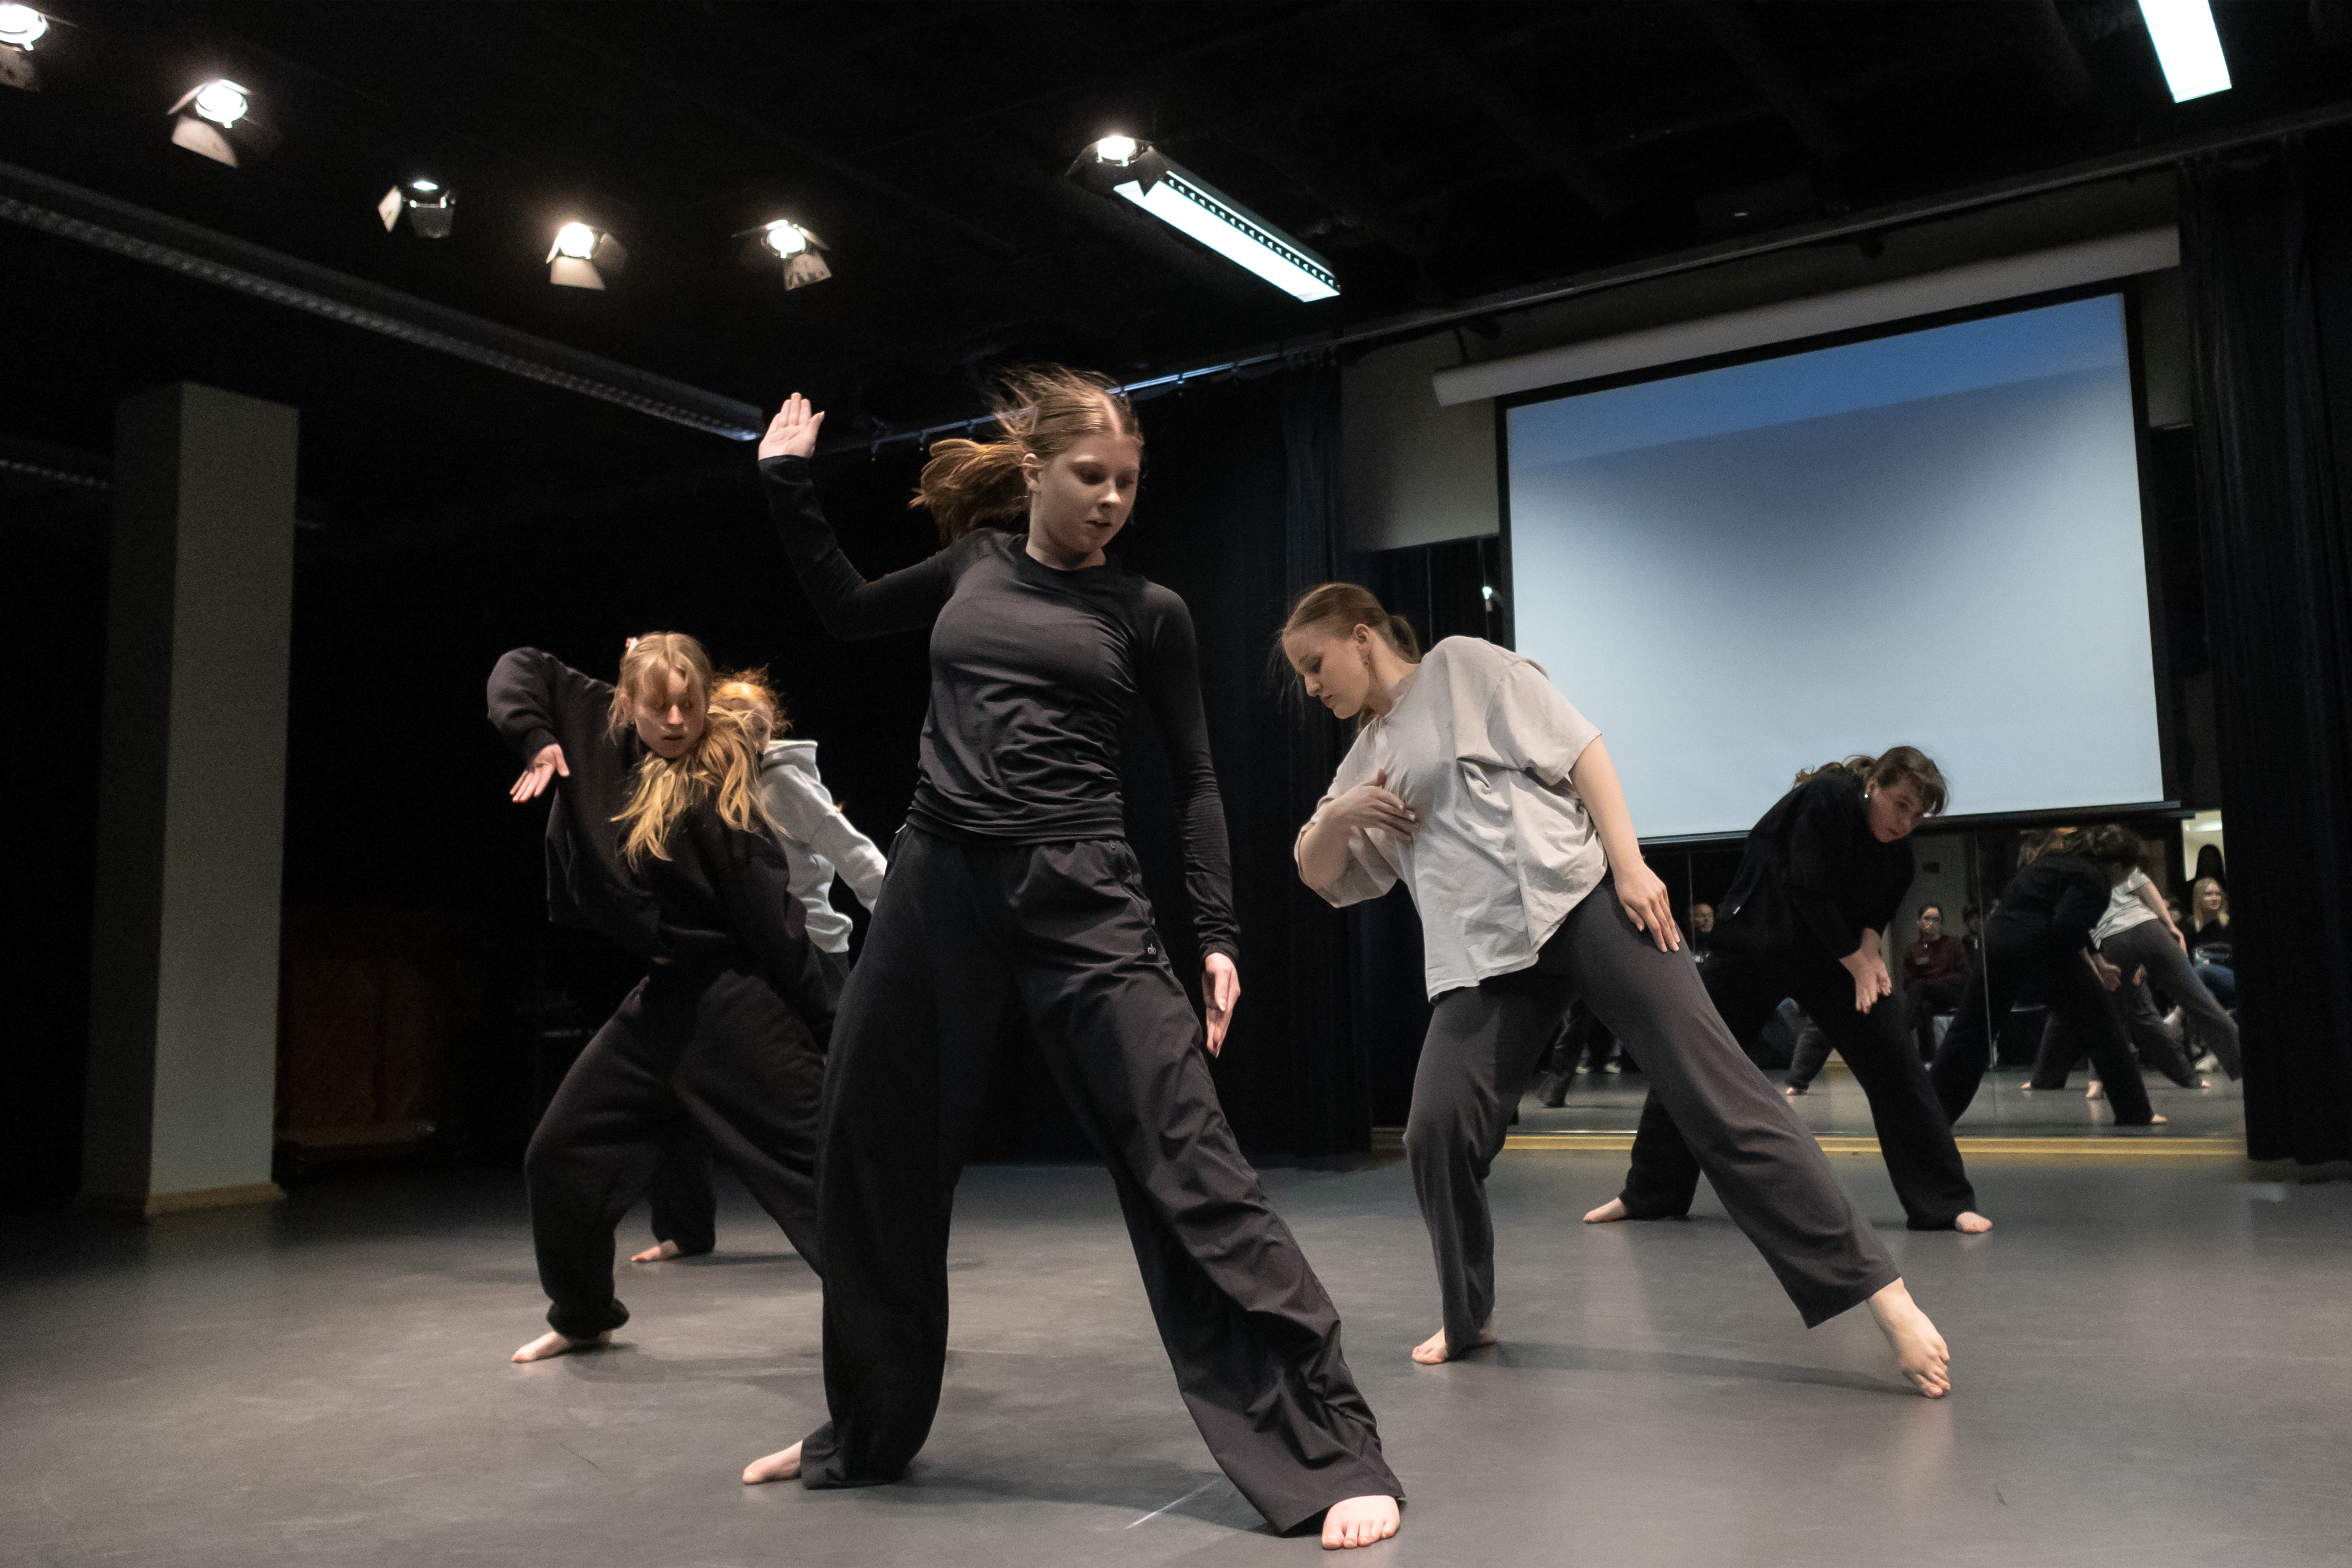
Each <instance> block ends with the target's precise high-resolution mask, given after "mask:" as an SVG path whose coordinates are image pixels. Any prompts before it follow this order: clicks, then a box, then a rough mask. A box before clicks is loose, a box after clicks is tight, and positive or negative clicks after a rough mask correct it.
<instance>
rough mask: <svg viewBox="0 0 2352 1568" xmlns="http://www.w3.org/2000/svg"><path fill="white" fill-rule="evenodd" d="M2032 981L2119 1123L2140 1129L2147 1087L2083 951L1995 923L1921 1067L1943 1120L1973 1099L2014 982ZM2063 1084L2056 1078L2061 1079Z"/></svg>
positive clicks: (2148, 1116) (2149, 1115)
mask: <svg viewBox="0 0 2352 1568" xmlns="http://www.w3.org/2000/svg"><path fill="white" fill-rule="evenodd" d="M2027 984H2032V985H2033V986H2034V987H2035V988H2036V989H2037V990H2038V991H2039V992H2040V994H2041V995H2042V1001H2043V1002H2044V1003H2046V1004H2047V1005H2049V1008H2050V1011H2051V1013H2052V1014H2053V1016H2057V1017H2059V1018H2061V1019H2063V1020H2064V1022H2065V1025H2066V1027H2067V1028H2068V1029H2069V1030H2070V1031H2072V1032H2073V1034H2074V1038H2075V1039H2077V1040H2078V1041H2080V1042H2081V1043H2082V1044H2083V1045H2084V1047H2086V1048H2087V1049H2088V1050H2089V1051H2090V1055H2091V1060H2092V1061H2093V1062H2095V1063H2096V1064H2097V1066H2098V1068H2099V1077H2100V1079H2101V1080H2102V1081H2103V1082H2105V1084H2106V1086H2107V1099H2108V1100H2109V1101H2110V1102H2112V1103H2113V1104H2114V1106H2115V1108H2116V1125H2117V1126H2118V1127H2145V1126H2147V1124H2148V1123H2149V1121H2152V1120H2153V1119H2154V1117H2155V1114H2156V1113H2155V1111H2154V1110H2152V1109H2151V1108H2150V1107H2149V1105H2148V1102H2147V1084H2146V1083H2145V1082H2143V1081H2142V1080H2141V1079H2140V1076H2139V1063H2138V1061H2137V1059H2135V1058H2134V1057H2133V1056H2132V1048H2131V1042H2130V1041H2129V1040H2127V1039H2126V1038H2125V1037H2124V1026H2123V1024H2122V1023H2121V1022H2120V1021H2119V1020H2118V1019H2117V1018H2116V1010H2115V1008H2114V1006H2113V1005H2110V1004H2109V1002H2108V1001H2107V994H2106V988H2105V986H2103V985H2101V984H2099V979H2098V976H2096V975H2095V974H2093V973H2091V967H2090V965H2089V964H2087V963H2084V955H2083V949H2082V948H2081V947H2079V946H2068V945H2066V944H2065V943H2063V942H2056V941H2053V940H2052V939H2051V938H2048V937H2032V936H2020V935H2015V934H2011V932H2009V931H2007V930H2005V929H2004V928H2003V927H2002V926H2001V925H2000V923H1998V922H1995V923H1993V924H1991V925H1989V926H1987V927H1986V928H1985V937H1984V941H1983V942H1981V943H1980V944H1979V946H1978V948H1977V952H1976V954H1975V956H1974V957H1973V958H1971V959H1970V960H1969V984H1968V999H1967V1001H1966V1003H1965V1004H1964V1005H1962V1006H1961V1008H1960V1010H1959V1011H1958V1013H1957V1014H1955V1015H1953V1017H1952V1026H1951V1027H1950V1028H1949V1029H1948V1030H1947V1031H1945V1034H1944V1043H1943V1045H1942V1046H1940V1047H1937V1051H1936V1060H1935V1062H1934V1064H1933V1065H1931V1066H1930V1067H1929V1068H1927V1079H1928V1081H1929V1082H1930V1083H1932V1084H1934V1085H1935V1088H1936V1098H1937V1100H1940V1101H1942V1102H1943V1107H1944V1115H1945V1117H1946V1118H1947V1119H1948V1121H1953V1122H1958V1121H1959V1119H1960V1113H1961V1112H1962V1111H1964V1110H1968V1108H1969V1101H1971V1100H1974V1099H1976V1097H1977V1088H1978V1086H1979V1084H1981V1083H1983V1082H1984V1075H1985V1069H1986V1068H1989V1067H1990V1066H1991V1064H1992V1042H1993V1029H1994V1025H1995V1023H1996V1021H1997V1020H2000V1019H2004V1018H2007V1017H2008V1016H2009V1009H2010V1005H2011V1003H2013V1002H2015V1001H2016V1000H2017V994H2018V991H2019V990H2020V988H2021V987H2023V986H2025V985H2027ZM2060 1081H2061V1082H2062V1083H2063V1079H2061V1080H2060Z"/></svg>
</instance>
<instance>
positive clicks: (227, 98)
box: [195, 80, 253, 130]
mask: <svg viewBox="0 0 2352 1568" xmlns="http://www.w3.org/2000/svg"><path fill="white" fill-rule="evenodd" d="M252 107H253V105H251V104H250V103H247V101H246V98H245V89H243V88H241V87H239V86H237V85H236V83H235V82H233V81H227V80H222V81H208V82H206V83H205V85H204V86H202V87H200V88H198V89H196V99H195V108H196V112H197V113H198V114H201V115H203V116H204V117H205V119H206V120H209V121H212V122H213V123H214V124H215V125H217V126H220V127H221V128H222V129H224V130H226V129H227V128H228V127H229V126H232V125H234V124H236V122H237V121H240V120H242V119H244V118H245V116H246V111H247V110H250V109H251V108H252Z"/></svg>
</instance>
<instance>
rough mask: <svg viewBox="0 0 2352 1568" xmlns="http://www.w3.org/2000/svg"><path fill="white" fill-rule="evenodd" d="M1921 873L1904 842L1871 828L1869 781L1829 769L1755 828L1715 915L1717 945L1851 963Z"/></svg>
mask: <svg viewBox="0 0 2352 1568" xmlns="http://www.w3.org/2000/svg"><path fill="white" fill-rule="evenodd" d="M1915 869H1916V867H1915V863H1914V861H1913V858H1912V854H1911V846H1910V844H1909V843H1907V842H1906V841H1905V840H1903V839H1899V838H1898V839H1896V840H1895V842H1894V843H1892V844H1882V843H1880V842H1879V840H1878V836H1877V835H1876V834H1874V833H1873V832H1871V830H1870V808H1869V806H1868V805H1866V804H1865V803H1864V800H1863V795H1862V780H1861V779H1859V778H1857V777H1856V776H1855V775H1853V773H1847V772H1846V771H1845V770H1844V769H1843V768H1824V769H1822V771H1821V772H1820V773H1816V774H1814V775H1813V777H1812V778H1811V779H1810V780H1808V781H1807V782H1805V783H1804V784H1799V785H1798V786H1797V787H1796V788H1794V789H1792V790H1790V792H1789V793H1788V794H1787V795H1782V796H1781V797H1780V800H1779V801H1778V802H1777V803H1775V804H1774V805H1773V807H1772V809H1771V810H1769V811H1768V812H1766V813H1765V814H1764V816H1763V817H1762V819H1761V820H1759V822H1758V823H1757V824H1756V826H1754V827H1752V828H1750V829H1748V850H1747V853H1746V854H1745V855H1743V856H1742V857H1741V858H1740V861H1739V875H1738V878H1737V879H1735V880H1734V881H1733V882H1732V884H1731V891H1730V892H1728V893H1727V894H1725V895H1724V900H1723V907H1722V909H1721V910H1720V911H1719V912H1718V913H1717V917H1716V944H1717V946H1719V947H1722V948H1726V949H1730V950H1736V951H1738V952H1757V953H1769V954H1772V955H1773V956H1775V957H1780V958H1800V959H1813V958H1827V959H1831V960H1833V961H1834V960H1842V959H1843V958H1845V957H1846V956H1847V955H1848V954H1850V953H1852V952H1853V951H1854V949H1856V948H1858V947H1860V946H1861V945H1862V933H1863V932H1864V931H1878V932H1881V933H1882V934H1883V933H1884V932H1885V930H1886V926H1887V922H1888V921H1892V920H1893V919H1894V918H1895V909H1896V907H1897V906H1899V905H1900V904H1901V903H1902V902H1903V895H1904V894H1905V893H1906V892H1908V891H1909V890H1910V888H1911V878H1912V875H1913V872H1914V870H1915Z"/></svg>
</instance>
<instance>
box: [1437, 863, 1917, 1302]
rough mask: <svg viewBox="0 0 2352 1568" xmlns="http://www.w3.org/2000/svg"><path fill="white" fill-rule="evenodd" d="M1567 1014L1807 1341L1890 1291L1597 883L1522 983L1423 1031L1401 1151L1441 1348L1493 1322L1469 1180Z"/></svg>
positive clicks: (1670, 964) (1771, 1102)
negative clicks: (1698, 1185) (1640, 1096)
mask: <svg viewBox="0 0 2352 1568" xmlns="http://www.w3.org/2000/svg"><path fill="white" fill-rule="evenodd" d="M1579 997H1581V998H1582V999H1583V1000H1584V1002H1585V1003H1586V1004H1587V1005H1589V1006H1591V1009H1592V1011H1593V1013H1594V1015H1595V1016H1598V1017H1599V1018H1600V1019H1601V1022H1602V1023H1604V1024H1606V1025H1607V1026H1609V1027H1610V1028H1611V1029H1612V1031H1614V1032H1615V1034H1616V1035H1617V1037H1619V1038H1620V1039H1622V1040H1623V1041H1624V1042H1625V1047H1626V1049H1627V1050H1628V1051H1629V1052H1630V1053H1631V1054H1632V1055H1633V1057H1634V1058H1635V1059H1637V1060H1639V1061H1640V1062H1641V1064H1642V1070H1643V1073H1644V1074H1645V1075H1646V1076H1647V1077H1648V1079H1649V1082H1650V1092H1651V1093H1652V1094H1653V1095H1654V1096H1655V1097H1656V1098H1657V1099H1658V1100H1659V1101H1660V1102H1661V1103H1662V1104H1663V1105H1664V1108H1665V1110H1666V1111H1667V1112H1668V1113H1669V1114H1670V1115H1671V1116H1672V1117H1673V1118H1674V1124H1675V1128H1676V1129H1678V1130H1679V1131H1681V1133H1682V1135H1683V1137H1684V1138H1685V1140H1686V1141H1687V1142H1688V1143H1689V1145H1690V1148H1691V1152H1693V1153H1694V1154H1696V1156H1697V1158H1698V1162H1699V1167H1700V1169H1702V1170H1703V1171H1705V1172H1706V1176H1707V1180H1708V1181H1709V1183H1711V1184H1713V1186H1714V1188H1715V1191H1716V1195H1717V1197H1719V1198H1720V1199H1721V1200H1722V1201H1723V1205H1724V1207H1726V1208H1727V1209H1729V1210H1730V1211H1731V1217H1732V1219H1733V1220H1734V1221H1735V1222H1736V1223H1737V1224H1738V1226H1739V1228H1740V1229H1741V1230H1743V1231H1745V1232H1747V1234H1748V1239H1749V1240H1750V1241H1752V1242H1754V1243H1755V1244H1756V1247H1757V1249H1758V1250H1759V1251H1760V1252H1761V1253H1763V1254H1764V1260H1765V1262H1767V1263H1768V1264H1769V1265H1770V1266H1771V1268H1772V1272H1773V1273H1774V1274H1775V1275H1777V1276H1779V1278H1780V1286H1781V1289H1784V1290H1786V1291H1788V1293H1789V1298H1790V1300H1792V1301H1794V1302H1795V1303H1796V1305H1797V1310H1798V1311H1799V1312H1800V1313H1801V1314H1802V1315H1803V1317H1804V1320H1805V1322H1806V1325H1807V1326H1808V1327H1811V1325H1813V1324H1815V1323H1819V1322H1821V1321H1824V1320H1825V1319H1829V1318H1833V1317H1835V1316H1836V1315H1837V1314H1838V1313H1840V1312H1843V1311H1844V1310H1846V1309H1847V1308H1849V1307H1852V1306H1854V1305H1856V1304H1858V1303H1860V1302H1862V1301H1864V1300H1868V1299H1869V1298H1870V1297H1871V1296H1872V1295H1873V1294H1874V1293H1875V1292H1877V1291H1878V1290H1880V1289H1884V1288H1885V1286H1887V1285H1888V1284H1891V1283H1892V1282H1893V1281H1894V1280H1895V1279H1896V1278H1897V1277H1898V1275H1899V1274H1900V1270H1898V1269H1897V1268H1895V1264H1894V1262H1893V1261H1892V1260H1891V1259H1890V1258H1888V1257H1887V1255H1886V1251H1885V1248H1884V1247H1881V1246H1880V1245H1879V1241H1878V1237H1877V1236H1876V1235H1875V1234H1874V1232H1873V1231H1872V1230H1871V1229H1870V1227H1869V1226H1867V1225H1865V1224H1864V1223H1863V1221H1862V1219H1861V1217H1860V1216H1859V1215H1856V1214H1855V1213H1854V1211H1853V1205H1852V1204H1851V1203H1850V1202H1848V1201H1847V1199H1846V1195H1845V1192H1844V1189H1843V1188H1842V1187H1840V1186H1839V1185H1838V1184H1837V1178H1836V1177H1835V1176H1833V1175H1832V1174H1831V1173H1830V1163H1829V1161H1828V1160H1827V1159H1826V1158H1825V1157H1823V1155H1822V1150H1821V1145H1820V1144H1818V1143H1816V1142H1814V1141H1813V1136H1812V1134H1811V1133H1810V1132H1808V1131H1806V1130H1805V1128H1804V1125H1803V1123H1801V1122H1800V1121H1798V1120H1797V1116H1796V1113H1795V1112H1794V1111H1793V1110H1790V1108H1789V1104H1788V1101H1787V1100H1785V1099H1784V1098H1783V1097H1782V1096H1781V1094H1780V1090H1779V1089H1775V1088H1773V1087H1772V1084H1771V1081H1770V1080H1769V1079H1767V1078H1766V1077H1765V1076H1764V1075H1763V1073H1762V1072H1761V1071H1759V1069H1758V1068H1757V1067H1756V1065H1755V1064H1754V1063H1753V1062H1750V1061H1749V1060H1748V1058H1747V1057H1746V1056H1745V1055H1743V1054H1742V1053H1741V1051H1740V1049H1739V1042H1738V1041H1737V1040H1735V1039H1733V1038H1732V1036H1731V1031H1730V1030H1729V1029H1727V1028H1726V1027H1725V1026H1724V1023H1723V1019H1722V1017H1721V1016H1720V1015H1718V1014H1717V1012H1716V1010H1715V1004H1714V1003H1712V1002H1710V1001H1708V1000H1707V994H1706V986H1705V985H1703V984H1700V982H1699V977H1698V968H1697V966H1696V964H1694V963H1692V962H1691V956H1690V953H1689V952H1688V950H1685V951H1683V952H1672V953H1667V952H1659V951H1658V949H1657V947H1656V944H1654V942H1651V941H1650V939H1649V938H1648V937H1646V936H1644V935H1643V934H1642V933H1641V932H1640V931H1636V930H1634V928H1633V921H1631V920H1629V919H1628V918H1627V917H1626V915H1625V911H1624V910H1623V908H1622V906H1621V905H1620V904H1619V903H1618V901H1617V897H1616V893H1615V891H1614V889H1612V887H1610V886H1609V885H1607V884H1605V883H1604V884H1603V885H1602V886H1601V887H1600V888H1597V889H1594V890H1593V891H1592V893H1591V895H1590V896H1589V897H1587V898H1586V899H1585V900H1584V901H1583V902H1582V903H1580V904H1579V905H1577V907H1576V908H1575V909H1574V910H1571V911H1570V913H1569V917H1568V919H1567V920H1566V921H1563V922H1562V923H1561V925H1560V928H1559V931H1558V932H1557V933H1556V934H1555V935H1554V936H1553V937H1552V938H1551V940H1550V941H1549V942H1545V943H1544V946H1543V951H1542V952H1541V953H1539V954H1538V955H1537V958H1536V963H1535V967H1534V968H1532V969H1523V970H1520V971H1518V972H1517V973H1512V974H1504V975H1497V976H1496V977H1495V978H1493V979H1491V980H1486V981H1482V982H1481V983H1479V984H1476V985H1474V986H1469V987H1466V988H1465V989H1463V990H1459V991H1449V992H1447V993H1446V994H1444V995H1443V996H1440V997H1439V998H1438V999H1437V1007H1436V1011H1435V1013H1434V1015H1433V1016H1432V1017H1431V1019H1430V1021H1429V1035H1428V1037H1427V1038H1426V1039H1425V1040H1423V1043H1422V1047H1421V1065H1420V1067H1419V1068H1418V1069H1417V1070H1416V1071H1415V1073H1414V1075H1413V1083H1412V1111H1411V1112H1410V1113H1409V1115H1408V1116H1407V1118H1406V1121H1405V1133H1404V1145H1405V1154H1406V1157H1407V1159H1408V1160H1409V1162H1410V1163H1411V1164H1412V1184H1413V1191H1414V1192H1415V1193H1416V1194H1418V1195H1419V1197H1420V1199H1421V1215H1422V1218H1423V1221H1424V1222H1425V1223H1426V1224H1427V1225H1428V1226H1429V1239H1430V1246H1431V1247H1432V1249H1433V1251H1434V1253H1435V1254H1436V1260H1437V1284H1438V1296H1439V1300H1440V1303H1441V1306H1442V1308H1443V1310H1444V1324H1445V1338H1446V1342H1448V1343H1449V1344H1453V1345H1466V1344H1469V1343H1471V1342H1474V1341H1475V1339H1476V1338H1477V1337H1478V1332H1479V1330H1480V1329H1481V1328H1482V1327H1483V1326H1484V1325H1485V1323H1486V1320H1487V1318H1488V1317H1489V1316H1490V1315H1491V1314H1492V1313H1493V1311H1494V1309H1495V1227H1494V1222H1493V1220H1492V1218H1491V1216H1490V1215H1488V1213H1487V1209H1486V1173H1487V1172H1488V1171H1489V1170H1490V1169H1491V1168H1492V1167H1493V1165H1494V1162H1495V1156H1496V1155H1497V1154H1499V1153H1501V1152H1502V1149H1503V1137H1504V1134H1505V1132H1506V1131H1507V1128H1508V1125H1509V1122H1510V1115H1511V1110H1512V1108H1513V1107H1514V1106H1515V1105H1516V1104H1517V1102H1518V1098H1519V1095H1520V1094H1521V1092H1522V1091H1523V1090H1524V1089H1525V1088H1526V1085H1527V1081H1528V1072H1529V1071H1530V1070H1531V1069H1532V1068H1533V1067H1534V1065H1535V1060H1536V1057H1537V1056H1538V1053H1540V1052H1541V1051H1542V1050H1543V1048H1544V1047H1546V1046H1547V1045H1548V1044H1549V1043H1550V1040H1551V1036H1552V1031H1553V1029H1554V1028H1555V1027H1556V1026H1557V1025H1558V1023H1559V1016H1560V1015H1561V1013H1563V1012H1565V1011H1566V1010H1567V1007H1568V1005H1569V1004H1570V1002H1572V1001H1574V1000H1576V999H1577V998H1579Z"/></svg>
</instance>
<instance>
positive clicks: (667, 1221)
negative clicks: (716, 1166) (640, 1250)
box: [646, 1126, 719, 1258]
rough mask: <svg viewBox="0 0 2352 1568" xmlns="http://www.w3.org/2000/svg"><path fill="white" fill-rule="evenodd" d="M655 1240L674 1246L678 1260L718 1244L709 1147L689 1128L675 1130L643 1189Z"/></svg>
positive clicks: (715, 1196) (716, 1212)
mask: <svg viewBox="0 0 2352 1568" xmlns="http://www.w3.org/2000/svg"><path fill="white" fill-rule="evenodd" d="M646 1208H647V1209H649V1210H651V1211H652V1212H651V1213H650V1214H649V1215H648V1216H647V1217H648V1218H649V1219H650V1220H651V1221H652V1223H653V1233H654V1239H655V1240H656V1241H672V1242H676V1243H677V1253H678V1256H679V1257H681V1258H691V1257H693V1256H695V1255H696V1254H698V1253H703V1252H708V1251H709V1250H710V1249H711V1248H712V1247H716V1246H718V1245H719V1194H717V1193H715V1192H713V1191H712V1190H711V1186H710V1145H709V1144H708V1143H705V1142H703V1141H702V1137H701V1135H700V1134H699V1133H698V1132H697V1131H695V1130H694V1129H693V1128H692V1127H691V1126H688V1127H684V1128H681V1129H679V1131H678V1134H677V1136H676V1137H675V1138H673V1139H671V1140H670V1145H669V1149H668V1151H667V1152H666V1153H664V1155H663V1156H662V1163H661V1168H660V1169H659V1170H657V1171H656V1172H655V1173H654V1179H653V1184H652V1185H650V1186H648V1187H647V1188H646Z"/></svg>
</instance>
